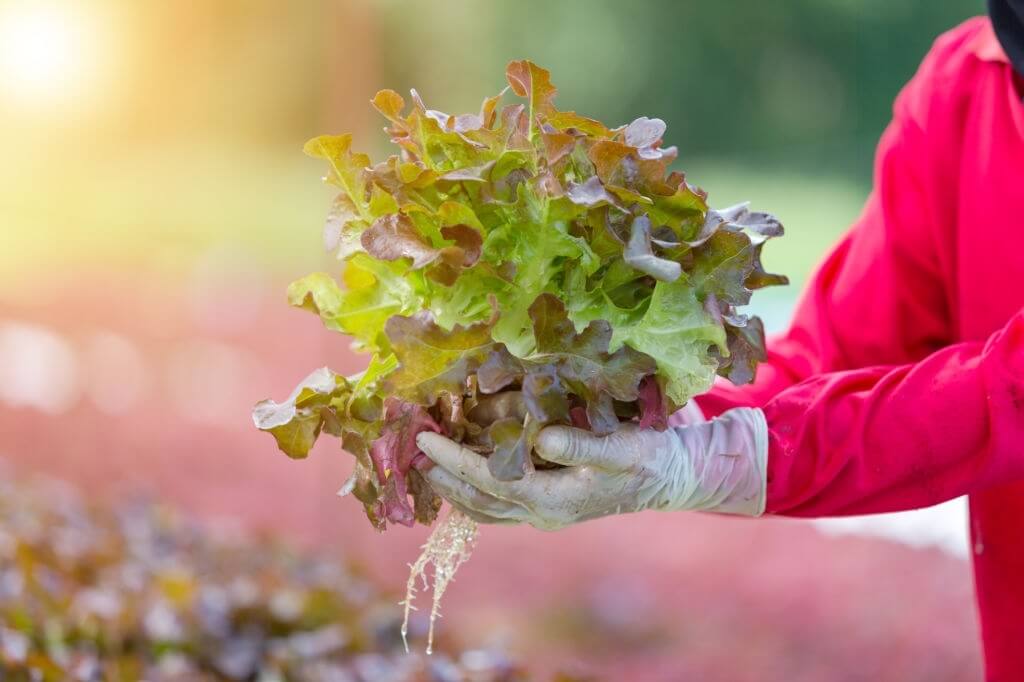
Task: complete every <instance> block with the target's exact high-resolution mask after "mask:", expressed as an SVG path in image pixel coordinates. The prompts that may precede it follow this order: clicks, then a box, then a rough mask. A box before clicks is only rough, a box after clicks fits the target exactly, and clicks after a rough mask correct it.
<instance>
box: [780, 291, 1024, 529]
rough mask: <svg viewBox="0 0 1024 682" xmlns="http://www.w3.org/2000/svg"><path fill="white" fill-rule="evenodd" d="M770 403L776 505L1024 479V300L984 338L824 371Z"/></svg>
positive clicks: (870, 507) (915, 496) (875, 507)
mask: <svg viewBox="0 0 1024 682" xmlns="http://www.w3.org/2000/svg"><path fill="white" fill-rule="evenodd" d="M764 411H765V417H766V420H767V422H768V426H769V454H768V503H767V511H768V512H769V513H774V514H786V515H792V516H823V515H844V514H866V513H875V512H887V511H901V510H906V509H915V508H918V507H924V506H928V505H932V504H936V503H939V502H942V501H944V500H948V499H951V498H953V497H957V496H959V495H964V494H970V493H973V492H975V491H977V490H979V489H982V488H985V487H987V486H990V485H992V484H996V483H1006V482H1010V481H1014V480H1021V479H1024V310H1021V311H1020V312H1019V313H1017V314H1016V315H1015V316H1014V317H1013V318H1011V320H1010V321H1009V322H1008V323H1007V325H1006V326H1005V327H1004V328H1003V329H1001V330H999V331H998V332H996V333H995V334H993V335H992V336H991V337H990V338H989V339H988V340H987V341H985V342H984V343H980V342H972V343H959V344H954V345H951V346H948V347H946V348H944V349H942V350H940V351H937V352H935V353H933V354H931V355H929V356H928V357H927V358H925V359H924V360H921V361H919V362H916V363H910V364H905V365H901V366H888V367H886V366H882V367H869V368H864V369H857V370H849V371H842V372H830V373H824V374H819V375H816V376H813V377H811V378H809V379H806V380H804V381H802V382H800V383H798V384H795V385H793V386H792V387H790V388H788V389H784V390H782V391H781V392H779V393H778V394H777V395H776V396H775V397H774V398H772V399H771V400H769V401H768V403H767V404H766V405H765V406H764Z"/></svg>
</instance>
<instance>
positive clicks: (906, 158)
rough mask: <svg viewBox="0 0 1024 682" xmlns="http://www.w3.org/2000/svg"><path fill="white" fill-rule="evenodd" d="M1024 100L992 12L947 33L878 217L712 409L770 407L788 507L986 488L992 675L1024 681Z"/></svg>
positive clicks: (888, 171) (901, 124)
mask: <svg viewBox="0 0 1024 682" xmlns="http://www.w3.org/2000/svg"><path fill="white" fill-rule="evenodd" d="M1022 94H1024V88H1022V87H1021V84H1020V82H1019V81H1017V80H1016V79H1015V76H1014V73H1013V70H1012V68H1011V66H1010V64H1009V60H1008V59H1007V58H1006V56H1005V54H1004V53H1003V51H1002V50H1001V49H1000V47H999V44H998V42H997V41H996V38H995V35H994V34H993V32H992V28H991V25H990V23H989V21H988V19H985V18H976V19H972V20H970V21H967V22H966V23H964V24H962V25H961V26H959V27H957V28H956V29H954V30H952V31H950V32H949V33H947V34H945V35H943V36H941V37H940V38H939V39H938V40H937V41H936V43H935V45H934V47H933V49H932V50H931V52H930V53H929V54H928V56H927V57H926V58H925V60H924V62H923V63H922V65H921V67H920V69H919V70H918V72H917V74H916V75H915V76H914V78H913V80H911V81H910V83H909V84H908V85H907V86H906V87H905V88H904V90H903V91H902V92H901V93H900V95H899V97H898V98H897V99H896V103H895V106H894V115H893V120H892V123H890V125H889V127H888V128H887V129H886V131H885V133H884V134H883V135H882V139H881V141H880V143H879V146H878V151H877V156H876V167H875V187H874V190H873V191H872V193H871V196H870V198H869V199H868V202H867V205H866V206H865V208H864V211H863V213H862V215H861V216H860V218H859V219H858V220H857V222H856V223H855V224H854V225H853V227H852V228H851V229H850V231H849V232H848V233H847V234H846V235H845V236H844V237H843V238H842V240H841V241H840V242H839V244H838V245H837V246H836V247H835V249H834V250H833V251H832V253H831V254H830V255H829V256H828V257H827V258H826V259H825V261H824V263H822V265H821V266H820V267H819V269H818V271H817V273H816V274H815V276H814V278H813V280H812V281H811V283H810V284H809V286H808V287H807V289H806V290H805V291H804V292H803V295H802V297H801V300H800V304H799V306H798V308H797V311H796V315H795V318H794V321H793V323H792V326H791V327H790V329H789V331H787V332H786V333H785V334H783V335H782V336H781V337H779V338H775V339H772V340H771V342H770V343H769V358H768V362H767V363H765V364H763V365H762V366H761V368H760V369H759V371H758V375H757V379H756V381H755V383H754V384H752V385H749V386H744V387H739V388H737V387H732V386H729V385H725V384H723V385H719V386H716V388H715V389H714V390H713V391H712V393H710V394H708V395H707V396H704V397H702V398H700V399H699V401H698V402H699V403H700V406H701V408H703V409H704V411H705V413H706V414H708V415H709V416H710V415H713V414H718V413H720V412H722V411H723V410H725V409H728V408H730V407H735V406H737V405H750V406H761V407H763V408H764V412H765V415H766V417H767V420H768V425H769V432H770V437H769V441H770V446H769V457H768V505H767V510H768V512H769V513H772V514H785V515H791V516H834V515H846V514H865V513H872V512H889V511H899V510H906V509H914V508H918V507H924V506H928V505H932V504H936V503H938V502H942V501H944V500H948V499H950V498H953V497H957V496H959V495H964V494H967V495H970V509H971V531H972V538H973V558H974V568H975V582H976V587H977V596H978V606H979V611H980V617H981V624H982V635H983V639H984V647H985V656H986V666H987V679H989V680H1000V681H1002V680H1020V679H1024V103H1022V101H1021V96H1022ZM790 238H795V237H792V236H791V237H790ZM908 608H912V607H911V606H910V605H908Z"/></svg>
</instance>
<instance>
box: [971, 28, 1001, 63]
mask: <svg viewBox="0 0 1024 682" xmlns="http://www.w3.org/2000/svg"><path fill="white" fill-rule="evenodd" d="M971 52H972V53H973V54H974V56H975V57H977V58H978V59H980V60H982V61H985V62H1001V63H1003V64H1009V63H1010V58H1009V57H1007V56H1006V52H1004V51H1003V46H1002V45H1000V44H999V38H997V37H996V33H995V31H993V30H992V22H991V21H989V20H988V19H987V18H986V19H985V22H984V23H983V24H982V27H981V30H980V31H978V33H977V34H976V35H975V36H974V39H973V40H972V41H971Z"/></svg>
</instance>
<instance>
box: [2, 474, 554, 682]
mask: <svg viewBox="0 0 1024 682" xmlns="http://www.w3.org/2000/svg"><path fill="white" fill-rule="evenodd" d="M0 519H3V523H2V525H0V679H2V680H17V681H20V680H42V681H49V680H90V681H91V680H112V681H122V680H123V681H131V682H136V681H137V680H149V681H150V682H153V681H157V680H159V681H164V680H174V681H179V682H184V681H186V680H187V681H188V682H200V681H205V680H258V681H259V682H270V681H271V680H311V681H328V680H330V681H331V682H335V681H337V682H362V681H369V680H389V681H395V682H399V681H405V680H409V681H421V680H422V681H428V680H429V681H432V682H433V681H436V682H448V681H452V682H455V681H463V680H464V681H466V682H497V681H513V680H515V681H518V680H524V679H526V677H525V675H524V673H523V672H522V671H521V670H520V669H519V668H518V667H516V666H514V665H513V664H510V663H509V662H508V661H507V660H506V659H505V658H504V657H503V656H501V655H500V654H496V653H493V652H485V651H468V652H464V653H462V654H461V655H454V656H453V655H449V654H445V653H440V654H434V655H433V656H429V657H428V656H425V655H422V654H418V653H413V654H406V653H405V652H404V650H403V649H402V648H401V639H400V637H399V630H398V627H399V622H398V618H397V617H398V615H399V609H398V608H396V606H395V601H394V599H392V598H389V597H387V596H384V595H381V594H380V593H379V592H378V591H377V590H376V589H375V588H374V587H373V586H372V585H371V584H370V583H369V582H368V581H366V580H365V579H363V578H361V577H360V576H359V575H358V574H357V573H356V572H354V571H353V570H351V569H350V568H348V567H346V566H344V565H342V564H340V563H336V562H330V561H327V560H324V559H315V558H311V557H307V556H302V555H298V554H296V553H294V552H291V551H289V550H287V549H285V548H283V547H281V546H278V545H276V544H275V543H274V542H273V541H272V540H267V539H264V540H259V541H257V540H254V539H251V538H250V539H245V538H242V537H240V536H238V534H234V533H226V532H216V531H213V530H211V529H203V528H201V527H199V526H197V525H195V524H192V523H190V522H187V521H185V520H184V519H182V518H180V517H178V516H176V515H175V514H173V513H171V512H170V511H169V510H167V509H164V508H160V507H156V506H153V505H150V504H146V503H142V502H134V503H131V504H125V505H122V506H120V507H119V508H115V509H106V508H99V507H95V506H91V505H88V504H86V503H83V502H82V501H81V500H80V499H79V498H78V496H77V495H76V494H75V493H74V491H73V490H71V489H70V488H68V487H67V486H64V485H62V484H55V483H43V482H34V483H31V484H28V485H26V484H25V482H24V481H17V485H16V484H15V481H14V480H12V479H11V478H10V477H6V476H4V475H3V472H2V471H0ZM442 648H444V647H442ZM561 679H564V678H561Z"/></svg>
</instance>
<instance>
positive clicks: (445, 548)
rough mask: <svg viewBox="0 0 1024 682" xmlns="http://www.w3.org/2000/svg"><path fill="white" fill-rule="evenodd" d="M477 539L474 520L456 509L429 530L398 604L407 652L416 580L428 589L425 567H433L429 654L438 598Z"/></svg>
mask: <svg viewBox="0 0 1024 682" xmlns="http://www.w3.org/2000/svg"><path fill="white" fill-rule="evenodd" d="M476 538H477V525H476V521H474V520H473V519H471V518H469V517H468V516H466V515H465V514H463V513H462V512H460V511H459V510H458V509H452V510H451V511H449V512H448V515H447V516H445V517H444V519H443V520H441V522H440V523H438V524H437V526H435V527H434V530H433V531H431V533H430V536H429V537H428V538H427V542H426V544H424V545H423V548H422V549H423V552H422V553H421V554H420V556H419V558H418V559H417V560H416V563H414V564H410V565H409V569H410V571H409V581H408V582H407V583H406V585H405V600H404V601H401V602H399V604H401V605H402V606H404V607H405V615H404V617H403V619H402V643H403V644H404V645H405V650H406V652H408V651H409V640H408V634H409V616H410V614H411V613H412V612H413V611H415V610H416V607H415V606H413V601H414V600H415V598H416V580H417V578H418V579H419V580H420V581H421V582H422V583H423V589H429V587H430V583H429V581H428V580H427V566H433V567H434V570H433V574H434V590H433V597H432V598H433V602H432V604H431V607H430V628H429V630H428V632H427V654H428V655H429V654H430V653H432V652H433V649H434V622H435V621H436V620H437V619H438V618H440V617H441V597H443V596H444V592H445V590H446V589H448V583H450V582H451V581H452V580H453V579H454V578H455V572H456V571H457V570H459V566H461V565H462V564H463V563H464V562H465V561H466V559H468V558H469V555H470V553H471V552H472V551H473V546H474V545H475V544H476Z"/></svg>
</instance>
